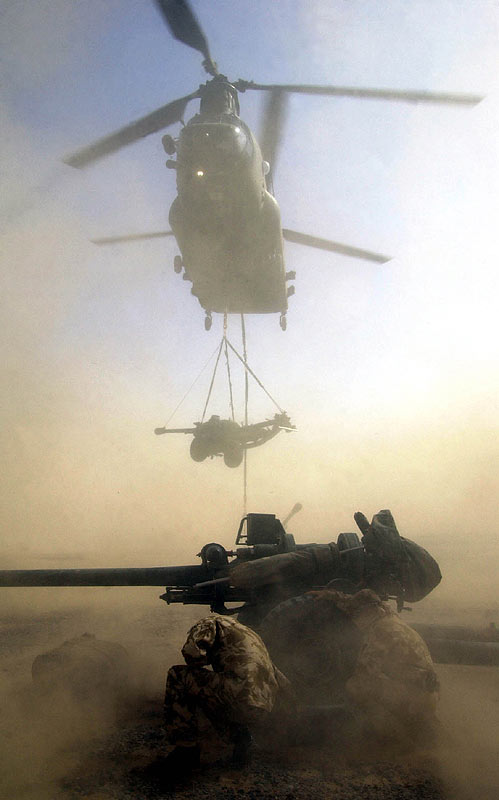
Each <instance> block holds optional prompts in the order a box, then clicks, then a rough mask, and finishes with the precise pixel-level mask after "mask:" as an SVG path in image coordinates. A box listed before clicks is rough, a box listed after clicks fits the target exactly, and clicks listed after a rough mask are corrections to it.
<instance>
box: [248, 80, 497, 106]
mask: <svg viewBox="0 0 499 800" xmlns="http://www.w3.org/2000/svg"><path fill="white" fill-rule="evenodd" d="M238 88H240V89H241V90H246V89H260V90H262V91H267V92H275V91H280V92H294V93H297V94H317V95H326V96H331V97H366V98H369V99H371V100H400V101H402V102H407V103H447V104H458V105H471V106H474V105H476V104H477V103H479V102H480V101H481V100H483V97H481V96H480V95H476V94H453V93H450V92H426V91H415V90H414V91H413V90H407V91H405V90H399V89H360V88H358V87H356V86H300V85H296V86H295V85H292V84H264V83H253V81H239V84H238Z"/></svg>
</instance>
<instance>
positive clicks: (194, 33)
mask: <svg viewBox="0 0 499 800" xmlns="http://www.w3.org/2000/svg"><path fill="white" fill-rule="evenodd" d="M156 5H157V6H158V8H159V10H160V12H161V14H162V15H163V18H164V20H165V21H166V24H167V25H168V27H169V28H170V31H171V33H172V35H173V36H174V37H175V39H177V40H178V41H179V42H183V44H186V45H188V46H189V47H193V48H194V50H199V52H200V53H202V54H203V56H204V58H205V61H206V64H205V68H206V70H207V71H208V72H209V73H210V74H211V75H214V74H216V65H215V64H214V62H213V61H212V59H211V56H210V50H209V47H208V42H207V40H206V36H205V35H204V33H203V30H202V28H201V25H200V24H199V22H198V20H197V17H196V16H195V14H194V12H193V10H192V9H191V7H190V5H189V3H188V2H187V0H156ZM212 69H213V70H214V71H212Z"/></svg>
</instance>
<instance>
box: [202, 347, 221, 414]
mask: <svg viewBox="0 0 499 800" xmlns="http://www.w3.org/2000/svg"><path fill="white" fill-rule="evenodd" d="M224 339H225V337H224V338H223V339H222V341H221V342H220V346H219V348H218V355H217V360H216V361H215V368H214V370H213V375H212V376H211V383H210V388H209V390H208V397H207V398H206V403H205V404H204V409H203V416H202V417H201V422H202V423H203V422H204V415H205V414H206V409H207V408H208V403H209V402H210V397H211V392H212V389H213V384H214V383H215V375H216V374H217V368H218V362H219V361H220V356H221V354H222V347H223V343H224Z"/></svg>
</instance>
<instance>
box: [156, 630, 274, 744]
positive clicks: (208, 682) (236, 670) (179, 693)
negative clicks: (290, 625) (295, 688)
mask: <svg viewBox="0 0 499 800" xmlns="http://www.w3.org/2000/svg"><path fill="white" fill-rule="evenodd" d="M182 655H183V656H184V659H185V661H186V664H185V665H179V666H175V667H172V668H171V669H170V670H169V672H168V677H167V680H166V691H165V726H166V732H167V736H168V739H169V741H170V742H171V743H172V744H175V745H177V746H182V747H185V746H189V745H192V744H194V743H198V742H199V739H200V737H201V734H200V728H199V712H200V711H201V712H203V714H204V716H205V717H207V718H208V720H209V721H210V722H211V724H212V725H213V727H214V728H215V729H216V731H217V732H218V733H219V734H220V735H222V736H223V737H224V738H228V739H229V740H230V739H231V738H232V735H233V731H234V729H235V728H236V727H237V726H240V725H252V724H255V723H256V724H258V723H261V722H262V721H263V720H264V719H266V718H267V716H268V715H269V714H270V712H271V711H272V709H273V708H274V705H275V702H276V699H277V696H278V694H279V693H280V691H283V692H284V691H286V690H287V688H288V686H289V682H288V681H287V679H286V678H285V677H284V675H283V674H282V673H281V672H279V670H278V669H277V668H276V667H274V665H273V663H272V661H271V659H270V656H269V654H268V652H267V649H266V647H265V645H264V643H263V642H262V640H261V639H260V637H259V636H258V634H256V633H255V632H254V631H252V630H251V629H250V628H247V627H246V626H245V625H242V624H241V623H239V622H237V621H236V620H235V619H233V618H232V617H225V616H222V615H220V614H211V615H210V616H209V617H205V618H204V619H201V620H200V621H199V622H197V623H196V624H195V625H194V626H193V627H192V628H191V629H190V631H189V633H188V635H187V641H186V642H185V644H184V646H183V648H182ZM207 666H211V667H212V669H213V671H212V670H210V669H206V667H207Z"/></svg>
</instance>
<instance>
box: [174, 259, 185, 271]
mask: <svg viewBox="0 0 499 800" xmlns="http://www.w3.org/2000/svg"><path fill="white" fill-rule="evenodd" d="M182 267H183V264H182V256H175V258H174V259H173V269H174V270H175V272H176V273H177V275H179V274H180V273H181V272H182Z"/></svg>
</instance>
